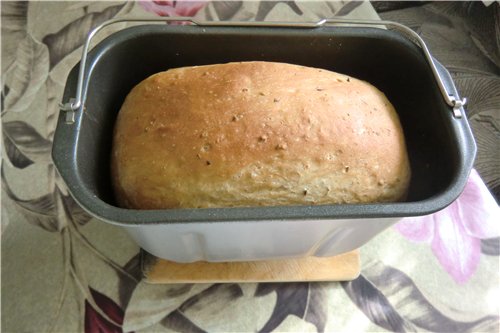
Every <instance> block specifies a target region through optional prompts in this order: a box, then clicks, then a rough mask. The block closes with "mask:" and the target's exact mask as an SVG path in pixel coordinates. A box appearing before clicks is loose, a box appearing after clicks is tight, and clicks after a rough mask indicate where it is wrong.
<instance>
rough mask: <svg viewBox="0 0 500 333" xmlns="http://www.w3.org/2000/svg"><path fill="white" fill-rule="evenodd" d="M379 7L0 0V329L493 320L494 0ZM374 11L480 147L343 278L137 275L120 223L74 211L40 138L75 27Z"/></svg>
mask: <svg viewBox="0 0 500 333" xmlns="http://www.w3.org/2000/svg"><path fill="white" fill-rule="evenodd" d="M374 7H375V8H376V9H377V10H378V13H377V11H376V10H375V9H374ZM387 7H391V5H390V4H384V3H374V4H373V6H372V5H371V4H370V3H368V2H347V1H335V2H327V1H317V2H305V1H304V2H301V1H275V2H264V1H262V2H259V1H255V2H241V1H227V2H225V1H223V2H206V1H197V2H185V1H155V2H151V1H142V2H108V1H105V2H83V1H82V2H76V1H75V2H59V1H58V2H46V1H43V2H2V3H1V10H2V22H1V24H2V95H1V100H2V113H1V116H2V134H3V135H2V169H1V175H2V239H1V241H2V257H1V259H2V267H1V268H2V270H1V272H2V273H1V274H2V281H1V282H2V290H1V295H2V303H1V310H2V319H1V324H2V327H1V328H2V330H3V331H5V332H23V331H32V332H45V331H47V332H76V331H86V332H120V331H140V332H152V331H154V332H157V331H178V332H212V331H228V332H234V331H259V332H269V331H280V332H288V331H294V332H305V331H356V332H358V331H397V332H400V331H438V332H461V331H484V332H498V331H499V329H500V327H499V323H500V315H499V310H500V286H499V282H500V273H499V255H500V245H499V242H500V238H499V237H500V213H499V208H498V205H497V202H496V201H495V197H496V200H498V196H499V189H500V180H499V179H500V177H499V170H500V164H499V161H500V157H499V153H498V152H499V149H498V148H499V142H500V134H499V133H500V131H499V128H500V126H499V118H500V115H499V114H500V111H499V108H500V76H499V75H500V54H499V49H500V47H499V46H500V42H499V40H500V32H499V30H500V10H499V9H498V3H493V4H490V5H489V6H485V5H484V4H482V3H480V2H475V3H430V4H419V5H418V6H417V7H415V8H406V7H410V5H405V6H402V7H405V8H399V9H393V10H389V9H390V8H389V9H388V8H387ZM392 7H394V6H393V5H392ZM379 14H380V16H382V18H385V19H391V20H395V21H399V22H402V23H404V24H406V25H408V26H410V27H411V28H413V29H415V30H416V31H417V32H418V33H420V34H421V35H422V37H423V38H424V39H425V40H426V41H427V42H428V43H429V46H430V48H431V52H433V54H434V55H435V56H436V57H437V59H438V60H440V61H441V62H442V63H443V64H444V65H445V66H446V67H447V68H448V69H449V70H450V71H451V73H452V75H453V77H454V79H455V82H456V83H457V86H458V88H459V89H460V91H461V93H462V95H465V96H468V97H469V98H470V102H469V106H468V111H469V114H468V116H469V119H470V121H471V126H472V128H473V130H474V133H475V135H476V139H477V143H478V148H479V153H478V159H477V162H476V165H475V167H476V169H477V171H476V170H473V172H472V173H471V177H470V180H469V183H468V185H467V187H466V189H465V191H464V193H463V194H462V196H461V197H460V198H459V199H458V200H457V201H456V202H454V203H453V204H452V205H451V206H450V207H449V208H447V209H446V210H444V211H442V212H440V213H437V214H434V215H432V216H428V217H423V218H414V219H405V220H403V221H402V222H401V223H399V224H397V225H395V226H394V227H392V228H390V229H388V230H386V231H385V232H383V233H381V234H380V235H379V236H377V237H376V238H375V239H373V240H372V241H371V242H369V243H368V244H367V245H366V246H364V247H363V248H362V249H361V257H362V272H361V275H360V277H359V278H357V279H356V280H354V281H351V282H342V283H338V282H329V283H328V282H325V283H307V282H303V283H272V284H271V283H259V284H255V283H248V284H194V285H191V284H189V285H188V284H177V285H148V284H146V283H145V282H143V281H142V280H141V270H140V261H139V248H138V247H137V246H136V245H135V244H134V243H133V242H132V240H131V239H130V238H129V237H128V236H127V234H126V233H125V232H124V231H122V230H121V229H119V228H117V227H114V226H112V225H108V224H105V223H103V222H100V221H96V220H94V219H91V218H90V217H89V216H88V215H87V214H85V213H84V212H83V211H82V210H81V209H80V208H79V207H78V205H76V204H75V202H74V201H73V200H72V199H71V197H70V196H69V194H68V192H67V191H66V189H65V186H64V184H63V183H62V182H61V180H60V178H59V177H58V175H57V174H56V172H55V170H54V167H53V165H52V163H51V159H50V151H51V141H52V138H53V135H54V130H55V123H56V119H57V115H58V112H59V109H58V103H59V102H60V101H61V98H62V90H63V88H64V84H65V80H66V76H67V74H68V71H69V70H70V69H71V68H72V67H73V66H74V65H75V64H76V63H77V62H78V60H79V56H80V52H81V45H82V43H83V40H84V38H85V35H86V33H87V32H88V31H89V30H90V29H91V28H92V27H94V26H96V25H98V24H99V23H101V22H103V21H105V20H107V19H111V18H114V17H127V16H135V15H139V16H144V15H149V16H151V17H154V16H157V15H161V16H166V15H168V16H173V15H176V16H181V15H185V16H196V17H198V18H200V19H207V20H269V21H271V20H288V21H290V20H292V21H315V20H317V19H319V18H323V17H332V16H345V17H351V18H370V19H378V18H379ZM123 26H124V25H122V26H119V27H115V28H113V29H115V30H113V29H109V30H108V31H107V34H110V33H112V32H113V31H116V30H117V29H120V28H123ZM367 56H368V55H367ZM480 175H481V176H480ZM481 177H482V178H481ZM485 183H486V185H485ZM489 191H491V192H493V194H494V195H491V194H490V192H489Z"/></svg>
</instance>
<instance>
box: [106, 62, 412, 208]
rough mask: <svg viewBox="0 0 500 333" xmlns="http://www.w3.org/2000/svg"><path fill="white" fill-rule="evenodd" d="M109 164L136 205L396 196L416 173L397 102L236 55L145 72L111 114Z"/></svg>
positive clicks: (121, 198)
mask: <svg viewBox="0 0 500 333" xmlns="http://www.w3.org/2000/svg"><path fill="white" fill-rule="evenodd" d="M111 175H112V182H113V186H114V190H115V194H116V199H117V202H118V204H119V205H120V206H122V207H127V208H135V209H165V208H204V207H241V206H276V205H304V204H333V203H366V202H384V201H398V200H401V199H403V198H404V196H405V194H406V191H407V189H408V185H409V181H410V166H409V161H408V155H407V151H406V146H405V141H404V135H403V131H402V128H401V124H400V121H399V118H398V115H397V113H396V111H395V110H394V107H393V106H392V104H391V103H390V102H389V101H388V100H387V98H386V97H385V95H384V94H383V93H382V92H380V91H379V90H378V89H377V88H375V87H374V86H372V85H371V84H369V83H367V82H365V81H361V80H358V79H355V78H352V77H349V76H346V75H343V74H339V73H335V72H331V71H327V70H324V69H318V68H310V67H304V66H298V65H292V64H285V63H273V62H240V63H228V64H217V65H208V66H198V67H184V68H176V69H171V70H168V71H166V72H161V73H158V74H155V75H152V76H151V77H149V78H147V79H146V80H144V81H142V82H141V83H139V84H138V85H137V86H136V87H134V88H133V89H132V91H131V92H130V94H129V95H128V96H127V98H126V100H125V102H124V104H123V106H122V107H121V110H120V112H119V114H118V118H117V120H116V125H115V131H114V137H113V147H112V158H111Z"/></svg>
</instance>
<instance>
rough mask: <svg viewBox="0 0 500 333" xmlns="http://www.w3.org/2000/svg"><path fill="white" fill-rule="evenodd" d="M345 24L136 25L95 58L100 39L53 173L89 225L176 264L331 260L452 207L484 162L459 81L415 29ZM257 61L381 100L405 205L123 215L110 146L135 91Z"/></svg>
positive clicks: (65, 125) (62, 133) (61, 133)
mask: <svg viewBox="0 0 500 333" xmlns="http://www.w3.org/2000/svg"><path fill="white" fill-rule="evenodd" d="M166 20H175V18H173V19H172V18H171V19H168V18H166ZM119 21H120V20H115V21H112V22H108V23H106V24H104V25H103V26H105V25H108V24H112V23H116V22H119ZM339 21H341V20H324V21H322V22H319V23H313V24H300V25H297V24H284V23H273V24H271V26H269V25H270V24H269V23H260V24H259V23H248V22H239V23H234V22H233V23H228V22H202V23H200V22H193V23H196V24H195V25H184V26H179V25H177V26H172V25H166V24H146V25H137V26H133V27H130V28H127V29H124V30H121V31H119V32H116V33H114V34H112V35H111V36H109V37H108V38H106V39H104V40H103V41H102V42H100V43H98V45H97V46H95V47H94V48H93V49H92V51H90V52H88V53H87V48H88V44H89V41H90V39H91V38H92V37H93V35H94V34H95V33H96V32H97V30H96V31H93V32H92V33H91V34H90V35H89V38H88V40H87V44H86V47H85V48H84V50H83V56H82V63H84V61H86V63H84V66H82V68H81V69H80V66H79V65H76V66H75V67H74V68H73V70H72V71H71V72H70V74H69V76H68V79H67V83H66V87H65V92H64V97H63V102H66V104H63V105H62V109H63V111H62V112H61V113H60V115H59V119H58V124H57V130H56V133H55V138H54V145H53V160H54V163H55V165H56V167H57V170H58V171H59V173H60V175H61V177H62V178H63V179H64V181H65V183H66V184H67V186H68V189H69V191H70V193H71V194H72V196H73V197H74V198H75V200H76V201H77V202H78V203H79V204H80V205H81V206H82V207H83V208H84V209H85V210H86V211H87V212H89V213H90V214H91V215H92V216H94V217H96V218H97V219H99V220H102V221H105V222H109V223H112V224H115V225H118V226H120V227H123V228H125V229H126V230H127V231H128V232H129V233H130V235H131V236H132V238H133V239H134V240H135V241H136V242H137V243H138V244H139V245H140V246H141V247H142V248H144V249H145V250H147V251H148V252H150V253H152V254H154V255H156V256H159V257H162V258H166V259H170V260H173V261H177V262H193V261H198V260H206V261H243V260H260V259H270V258H283V257H298V256H333V255H337V254H340V253H343V252H346V251H350V250H353V249H355V248H357V247H360V246H361V245H363V244H364V243H366V242H367V241H369V240H370V239H371V238H373V237H374V236H375V235H376V234H378V233H379V232H381V231H382V230H384V229H385V228H387V227H389V226H390V225H392V224H394V223H396V222H397V221H398V220H400V219H401V218H402V217H405V216H419V215H426V214H430V213H433V212H435V211H438V210H441V209H443V208H445V207H446V206H448V205H449V204H450V203H452V202H453V201H454V200H455V199H456V198H457V197H458V195H459V194H460V193H461V191H462V190H463V188H464V186H465V184H466V181H467V178H468V176H469V172H470V170H471V168H472V164H473V161H474V157H475V153H476V146H475V143H474V139H473V137H472V133H471V130H470V128H469V125H468V122H467V119H466V116H465V112H464V109H463V107H462V106H463V101H462V100H460V98H459V97H458V93H457V91H456V88H455V86H454V84H453V82H452V79H451V77H450V74H449V73H448V72H447V71H446V69H445V68H444V67H443V66H441V65H440V64H439V63H438V62H437V61H435V60H432V58H431V56H430V55H429V53H428V51H427V49H426V47H425V45H424V44H422V41H421V40H420V41H419V40H418V36H416V37H415V34H414V33H412V32H411V31H408V30H409V29H408V28H405V27H402V26H400V25H398V24H396V23H391V22H380V21H379V22H376V24H378V25H381V24H384V25H385V26H386V27H393V28H394V27H396V28H398V29H397V30H398V32H396V31H393V30H390V29H381V28H380V27H368V26H366V24H369V22H368V21H357V23H366V24H365V25H363V26H341V25H339V24H338V23H339ZM333 23H337V24H336V25H335V26H332V25H331V24H333ZM340 23H342V22H340ZM373 24H374V23H373V22H371V25H373ZM98 29H100V28H98ZM415 38H417V40H415ZM417 44H418V45H417ZM250 60H265V61H279V62H287V63H293V64H299V65H305V66H312V67H318V68H324V69H328V70H333V71H336V72H340V73H344V74H347V75H351V76H353V77H357V78H360V79H363V80H366V81H368V82H370V83H372V84H373V85H375V86H376V87H378V88H379V89H380V90H381V91H383V92H384V93H385V94H386V95H387V97H388V98H389V100H390V101H391V102H392V103H393V104H394V106H395V108H396V110H397V112H398V114H399V117H400V119H401V123H402V126H403V129H404V132H405V137H406V142H407V146H408V152H409V157H410V163H411V167H412V179H411V185H410V190H409V194H408V198H407V200H406V201H405V202H397V203H373V204H339V205H321V206H286V207H248V208H210V209H171V210H131V209H123V208H119V207H117V206H116V204H115V201H114V199H113V193H112V186H111V183H110V151H111V139H112V133H113V126H114V122H115V118H116V115H117V113H118V111H119V109H120V107H121V104H122V103H123V101H124V98H125V96H126V95H127V93H128V92H129V91H130V90H131V89H132V87H134V86H135V85H136V84H137V83H139V82H140V81H141V80H143V79H145V78H147V77H148V76H150V75H152V74H154V73H156V72H160V71H165V70H167V69H169V68H174V67H181V66H192V65H205V64H215V63H226V62H234V61H250ZM79 70H80V73H79ZM75 96H76V99H74V97H75ZM68 101H69V102H68Z"/></svg>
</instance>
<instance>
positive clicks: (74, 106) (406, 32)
mask: <svg viewBox="0 0 500 333" xmlns="http://www.w3.org/2000/svg"><path fill="white" fill-rule="evenodd" d="M122 22H190V23H191V24H194V25H197V26H201V27H277V28H278V27H279V28H318V27H323V26H332V25H335V24H348V25H355V26H358V27H359V26H367V25H368V26H374V27H376V28H380V29H383V28H384V27H382V26H385V27H389V28H392V29H394V30H397V31H398V32H399V33H401V34H402V35H403V36H404V37H405V38H407V39H408V40H410V41H411V42H413V43H415V44H417V45H418V46H419V47H420V48H421V49H422V51H423V52H424V55H425V58H426V60H427V63H428V64H429V67H430V68H431V70H432V73H433V74H434V78H435V79H436V82H437V84H438V87H439V90H440V91H441V95H443V98H444V100H445V102H446V104H448V105H449V106H450V107H451V108H452V111H453V115H454V117H455V118H462V111H461V110H460V109H461V108H462V107H463V106H464V105H465V104H466V103H467V99H466V98H460V97H459V96H457V97H455V96H452V95H450V94H449V93H448V91H447V90H446V87H445V85H444V83H443V79H442V78H441V75H440V74H439V72H438V70H437V67H436V64H435V63H434V60H433V59H432V56H431V54H430V52H429V49H428V48H427V45H426V44H425V42H424V41H423V39H422V38H421V37H420V36H419V35H418V34H417V33H416V32H415V31H413V30H412V29H410V28H408V27H406V26H404V25H402V24H400V23H397V22H392V21H377V20H352V19H341V18H330V19H322V20H320V21H318V22H255V21H234V22H233V21H199V20H196V19H194V18H192V17H162V18H118V19H112V20H109V21H106V22H104V23H102V24H101V25H99V26H97V27H96V28H94V29H92V30H91V31H90V33H89V34H88V36H87V39H86V40H85V44H84V45H83V50H82V58H81V61H80V69H79V73H78V82H77V88H76V97H75V98H71V99H70V100H69V101H68V102H66V103H64V104H63V103H61V104H59V106H60V108H61V110H62V111H65V112H66V122H67V123H70V124H72V123H74V122H75V112H76V111H77V110H78V109H80V108H81V107H82V104H83V101H82V95H83V80H84V77H85V68H86V63H87V55H88V51H89V46H90V42H91V40H92V38H94V36H95V35H96V34H97V33H98V32H99V31H100V30H102V29H103V28H105V27H107V26H109V25H112V24H115V23H122Z"/></svg>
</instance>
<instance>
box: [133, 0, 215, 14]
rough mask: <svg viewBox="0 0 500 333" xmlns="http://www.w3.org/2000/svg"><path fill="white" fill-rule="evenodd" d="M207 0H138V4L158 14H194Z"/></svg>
mask: <svg viewBox="0 0 500 333" xmlns="http://www.w3.org/2000/svg"><path fill="white" fill-rule="evenodd" d="M207 2H208V1H207V0H205V1H190V0H179V1H151V0H140V1H139V5H141V7H142V8H144V9H145V10H146V11H148V12H153V13H155V14H157V15H159V16H194V15H196V13H198V11H199V10H200V9H202V8H203V6H205V4H206V3H207Z"/></svg>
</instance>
